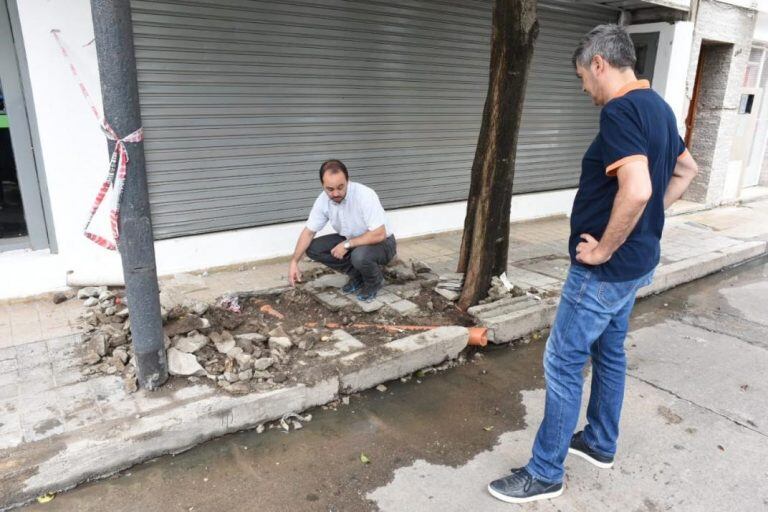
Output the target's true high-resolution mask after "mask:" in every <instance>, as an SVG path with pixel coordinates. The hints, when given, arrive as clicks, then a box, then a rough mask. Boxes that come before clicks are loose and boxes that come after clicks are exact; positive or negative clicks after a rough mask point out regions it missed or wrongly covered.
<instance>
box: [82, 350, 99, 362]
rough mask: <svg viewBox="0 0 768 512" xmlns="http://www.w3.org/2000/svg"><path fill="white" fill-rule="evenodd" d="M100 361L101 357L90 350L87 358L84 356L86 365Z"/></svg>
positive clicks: (86, 355)
mask: <svg viewBox="0 0 768 512" xmlns="http://www.w3.org/2000/svg"><path fill="white" fill-rule="evenodd" d="M99 361H101V356H99V354H97V353H96V352H94V351H93V350H89V351H88V352H87V353H86V354H85V356H83V362H84V363H85V364H96V363H98V362H99Z"/></svg>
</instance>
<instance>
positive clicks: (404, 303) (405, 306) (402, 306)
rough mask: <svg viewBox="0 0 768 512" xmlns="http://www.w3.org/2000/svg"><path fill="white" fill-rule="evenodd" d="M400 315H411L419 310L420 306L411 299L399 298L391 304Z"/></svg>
mask: <svg viewBox="0 0 768 512" xmlns="http://www.w3.org/2000/svg"><path fill="white" fill-rule="evenodd" d="M389 307H390V308H392V309H394V310H395V311H396V312H397V313H398V314H400V315H410V314H413V313H416V312H417V311H419V306H418V305H416V304H414V303H413V302H411V301H409V300H405V299H403V300H399V301H397V302H393V303H392V304H390V305H389Z"/></svg>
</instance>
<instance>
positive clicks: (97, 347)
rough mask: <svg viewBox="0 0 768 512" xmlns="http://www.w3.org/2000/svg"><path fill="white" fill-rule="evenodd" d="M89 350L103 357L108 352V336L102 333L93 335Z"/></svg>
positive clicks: (89, 342) (89, 341)
mask: <svg viewBox="0 0 768 512" xmlns="http://www.w3.org/2000/svg"><path fill="white" fill-rule="evenodd" d="M88 350H91V351H93V352H96V353H97V354H98V355H99V356H100V357H103V356H104V355H105V354H106V353H107V337H106V336H104V335H103V334H101V333H99V334H95V335H93V336H91V339H90V340H88Z"/></svg>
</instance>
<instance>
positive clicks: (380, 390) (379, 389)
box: [376, 384, 387, 393]
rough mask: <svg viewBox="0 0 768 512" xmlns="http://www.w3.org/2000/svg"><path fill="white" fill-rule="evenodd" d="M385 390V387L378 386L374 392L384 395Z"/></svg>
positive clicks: (382, 385)
mask: <svg viewBox="0 0 768 512" xmlns="http://www.w3.org/2000/svg"><path fill="white" fill-rule="evenodd" d="M386 390H387V386H385V385H384V384H379V385H378V386H376V391H379V392H381V393H384V392H385V391H386Z"/></svg>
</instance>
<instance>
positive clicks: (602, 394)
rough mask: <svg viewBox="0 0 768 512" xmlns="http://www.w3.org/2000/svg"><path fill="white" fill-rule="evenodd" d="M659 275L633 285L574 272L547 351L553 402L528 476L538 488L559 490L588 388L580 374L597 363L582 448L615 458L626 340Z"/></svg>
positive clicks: (583, 270) (547, 408) (546, 371)
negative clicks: (639, 299)
mask: <svg viewBox="0 0 768 512" xmlns="http://www.w3.org/2000/svg"><path fill="white" fill-rule="evenodd" d="M652 279H653V272H650V273H648V274H647V275H645V276H643V277H641V278H640V279H635V280H632V281H622V282H615V283H611V282H605V281H599V280H598V279H597V278H596V277H595V275H594V273H593V272H592V271H590V270H589V269H587V268H585V267H581V266H578V265H572V266H571V268H570V270H569V271H568V278H567V279H566V281H565V284H564V285H563V291H562V294H561V297H560V305H559V306H558V308H557V314H556V316H555V322H554V325H553V326H552V331H551V332H550V334H549V339H548V340H547V346H546V349H545V351H544V376H545V378H546V382H547V396H546V402H545V405H544V419H543V420H542V422H541V426H540V427H539V431H538V433H537V434H536V441H535V442H534V444H533V456H532V457H531V460H530V461H529V462H528V465H527V466H526V469H527V470H528V472H529V473H530V474H531V475H533V476H534V477H535V478H537V479H539V480H543V481H545V482H551V483H556V482H561V481H562V480H563V476H564V474H565V471H564V468H563V463H564V462H565V457H566V455H567V454H568V445H569V444H570V441H571V436H572V435H573V432H574V430H575V429H576V423H577V422H578V419H579V409H580V408H581V392H582V388H583V384H584V376H583V373H582V370H583V369H584V365H585V364H586V362H587V358H589V357H591V358H592V391H591V394H590V397H589V407H588V408H587V426H586V427H585V429H584V441H585V442H586V443H587V445H588V446H589V447H590V448H591V449H593V450H595V451H596V452H598V453H600V454H603V455H606V456H613V455H614V454H615V453H616V440H617V438H618V437H619V417H620V415H621V406H622V402H623V400H624V377H625V373H626V368H627V361H626V357H625V355H624V339H625V338H626V336H627V329H628V327H629V315H630V313H631V312H632V306H634V304H635V296H636V294H637V290H638V289H639V288H641V287H643V286H645V285H647V284H650V282H651V280H652Z"/></svg>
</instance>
